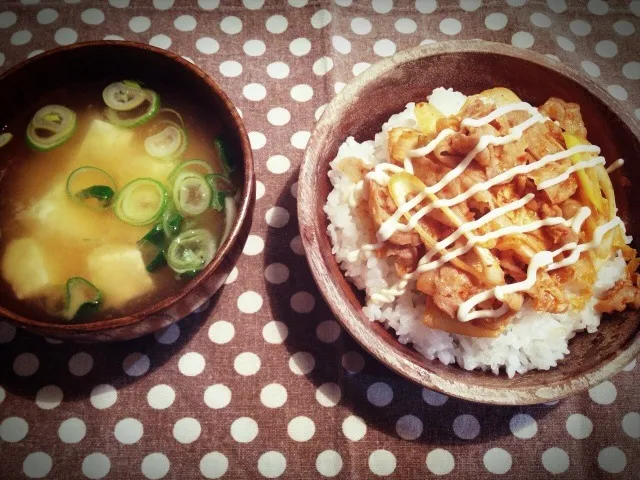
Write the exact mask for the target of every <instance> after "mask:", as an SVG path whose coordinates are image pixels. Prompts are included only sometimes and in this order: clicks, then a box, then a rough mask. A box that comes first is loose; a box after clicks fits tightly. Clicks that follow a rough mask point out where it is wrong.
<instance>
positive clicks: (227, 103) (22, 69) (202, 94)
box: [0, 41, 255, 341]
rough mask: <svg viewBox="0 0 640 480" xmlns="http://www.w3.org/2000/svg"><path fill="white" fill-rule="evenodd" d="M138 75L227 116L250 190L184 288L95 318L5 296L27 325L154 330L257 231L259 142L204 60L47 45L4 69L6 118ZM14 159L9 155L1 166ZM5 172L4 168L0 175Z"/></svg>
mask: <svg viewBox="0 0 640 480" xmlns="http://www.w3.org/2000/svg"><path fill="white" fill-rule="evenodd" d="M122 78H136V79H140V80H142V81H144V82H145V83H148V84H154V85H163V86H164V87H165V88H166V89H179V91H180V92H185V98H186V100H187V101H190V102H193V103H196V104H198V106H199V108H202V109H203V110H205V111H209V112H210V115H212V116H215V117H216V118H217V120H218V121H219V122H220V123H221V124H222V132H223V134H224V135H225V139H226V140H227V141H229V142H230V146H231V148H232V150H233V151H235V152H238V159H237V160H238V163H239V168H241V169H242V178H243V180H242V182H243V183H242V197H241V200H240V204H239V208H238V217H237V218H236V221H235V224H234V226H233V228H232V230H231V233H230V234H229V237H228V238H227V240H226V242H225V243H224V244H223V245H222V246H221V247H220V249H219V250H218V252H217V254H216V257H215V258H214V260H213V261H212V262H211V263H210V264H209V265H208V266H207V267H206V268H205V269H204V271H203V272H201V273H200V274H199V275H197V276H196V277H195V278H194V279H193V280H191V281H190V282H189V283H187V284H186V285H185V286H184V287H183V288H182V289H181V290H180V291H178V292H176V293H175V294H173V295H171V296H169V297H167V298H164V299H163V300H161V301H159V302H157V303H155V304H153V305H150V306H149V307H147V308H145V309H144V310H142V311H140V312H137V313H136V314H134V315H129V316H126V317H120V318H114V319H109V320H101V321H96V322H90V323H81V324H73V323H68V322H67V323H52V322H43V321H38V320H36V319H33V318H27V317H26V316H25V315H23V314H21V313H20V307H19V305H18V304H17V302H16V301H15V300H14V301H13V303H12V300H11V299H9V298H2V299H0V316H3V317H6V318H7V319H8V320H10V321H11V322H12V323H14V324H16V325H17V326H19V327H21V328H25V329H27V330H31V331H33V332H36V333H40V334H43V335H47V336H51V337H56V338H65V339H69V340H77V341H110V340H125V339H129V338H135V337H139V336H142V335H146V334H148V333H151V332H153V331H155V330H158V329H160V328H163V327H166V326H167V325H169V324H171V323H173V322H176V321H178V320H180V319H181V318H183V317H185V316H186V315H188V314H189V313H190V312H192V311H193V310H194V309H195V308H197V307H198V306H199V305H201V304H202V303H203V302H204V301H205V300H206V299H207V298H209V297H210V296H211V295H213V294H214V293H215V292H216V291H217V290H218V289H219V288H220V287H221V286H222V284H223V283H224V280H225V279H226V278H227V276H228V275H229V272H230V271H231V269H232V268H233V265H234V264H235V262H236V260H237V259H238V257H239V256H240V254H241V253H242V247H243V245H244V243H245V241H246V239H247V237H248V235H249V230H250V229H251V221H252V217H253V209H254V204H255V176H254V170H253V157H252V152H251V146H250V144H249V139H248V136H247V132H246V130H245V128H244V124H243V123H242V120H241V119H240V116H239V115H238V112H237V110H236V108H235V106H234V105H233V104H232V102H231V100H230V99H229V97H227V95H226V94H225V93H224V92H223V91H222V90H221V89H220V87H219V86H218V85H217V84H216V83H215V82H214V81H213V79H211V77H209V76H208V75H207V74H206V73H205V72H204V71H202V70H201V69H200V68H199V67H197V66H196V65H194V64H192V63H190V62H188V61H187V60H185V59H183V58H182V57H180V56H179V55H176V54H173V53H170V52H168V51H165V50H161V49H159V48H155V47H151V46H149V45H144V44H138V43H134V42H125V41H97V42H86V43H78V44H74V45H71V46H67V47H61V48H57V49H54V50H50V51H48V52H46V53H42V54H40V55H38V56H36V57H34V58H32V59H30V60H27V61H25V62H23V63H21V64H19V65H17V66H15V67H14V68H12V69H10V70H8V71H7V72H5V73H4V74H3V75H2V76H0V105H2V109H1V111H0V124H2V125H5V124H10V123H11V121H12V120H15V118H17V117H19V116H20V115H24V114H25V111H28V109H27V108H25V107H26V105H28V104H30V103H32V102H41V103H42V102H45V101H46V99H55V98H56V92H60V91H62V90H65V89H67V88H69V86H70V85H76V84H78V83H83V82H85V83H88V82H91V81H97V80H100V81H103V82H109V81H114V80H121V79H122ZM9 161H11V160H10V159H4V160H3V164H2V165H0V170H2V169H3V168H6V166H7V165H8V162H9ZM0 176H1V175H0Z"/></svg>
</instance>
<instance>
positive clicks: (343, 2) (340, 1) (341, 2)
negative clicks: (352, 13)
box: [333, 0, 353, 7]
mask: <svg viewBox="0 0 640 480" xmlns="http://www.w3.org/2000/svg"><path fill="white" fill-rule="evenodd" d="M333 1H334V2H335V4H336V5H338V6H339V7H349V6H351V4H352V3H353V1H352V0H333Z"/></svg>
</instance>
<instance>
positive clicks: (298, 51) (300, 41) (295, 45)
mask: <svg viewBox="0 0 640 480" xmlns="http://www.w3.org/2000/svg"><path fill="white" fill-rule="evenodd" d="M289 51H290V52H291V53H292V54H293V55H295V56H296V57H302V56H304V55H306V54H307V53H309V52H310V51H311V42H310V41H309V40H308V39H306V38H296V39H295V40H293V41H292V42H291V43H290V44H289Z"/></svg>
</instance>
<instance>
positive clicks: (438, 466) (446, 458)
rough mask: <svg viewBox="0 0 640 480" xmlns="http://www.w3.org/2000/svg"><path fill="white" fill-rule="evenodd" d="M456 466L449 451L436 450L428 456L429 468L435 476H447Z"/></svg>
mask: <svg viewBox="0 0 640 480" xmlns="http://www.w3.org/2000/svg"><path fill="white" fill-rule="evenodd" d="M455 466H456V461H455V459H454V458H453V455H451V453H450V452H449V451H447V450H444V449H442V448H436V449H435V450H431V451H430V452H429V453H428V454H427V468H428V469H429V471H430V472H431V473H433V474H434V475H447V474H448V473H451V471H452V470H453V468H454V467H455Z"/></svg>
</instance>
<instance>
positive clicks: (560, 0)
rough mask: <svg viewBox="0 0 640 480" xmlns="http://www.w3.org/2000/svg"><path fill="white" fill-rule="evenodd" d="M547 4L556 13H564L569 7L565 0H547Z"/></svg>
mask: <svg viewBox="0 0 640 480" xmlns="http://www.w3.org/2000/svg"><path fill="white" fill-rule="evenodd" d="M547 6H548V7H549V8H550V9H551V10H552V11H554V12H555V13H562V12H564V11H565V10H566V9H567V3H566V2H565V0H547Z"/></svg>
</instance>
